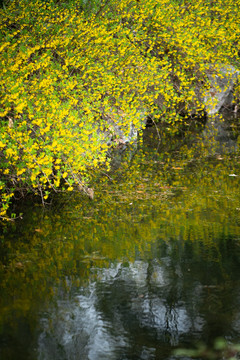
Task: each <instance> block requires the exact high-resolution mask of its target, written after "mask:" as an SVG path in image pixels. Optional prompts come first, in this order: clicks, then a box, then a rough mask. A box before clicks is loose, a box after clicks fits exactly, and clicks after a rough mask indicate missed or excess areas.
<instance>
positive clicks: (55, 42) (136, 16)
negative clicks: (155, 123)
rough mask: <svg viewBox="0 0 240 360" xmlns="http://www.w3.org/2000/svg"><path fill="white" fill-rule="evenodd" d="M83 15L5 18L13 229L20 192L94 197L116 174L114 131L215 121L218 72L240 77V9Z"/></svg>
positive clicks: (3, 83)
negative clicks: (210, 95)
mask: <svg viewBox="0 0 240 360" xmlns="http://www.w3.org/2000/svg"><path fill="white" fill-rule="evenodd" d="M83 3H84V2H83V1H81V0H75V1H69V2H66V3H65V2H56V1H54V0H49V1H41V0H32V1H31V2H29V1H28V0H11V1H6V4H5V6H4V7H3V8H2V9H0V39H1V40H0V122H1V126H0V161H1V169H0V175H1V178H0V191H1V194H2V196H1V206H0V216H2V217H4V216H5V215H6V211H7V209H8V206H9V202H10V200H11V197H12V196H13V194H14V191H22V192H24V191H29V190H31V191H33V192H35V193H36V192H38V193H39V194H41V196H42V199H43V201H44V199H46V198H47V197H48V194H49V191H50V190H55V191H58V190H69V191H71V190H73V189H74V185H79V187H80V188H81V189H82V188H83V187H84V182H86V181H87V179H88V177H89V174H92V173H93V170H94V171H95V170H97V169H98V168H99V167H101V166H102V165H103V164H105V163H106V154H107V145H106V139H105V133H104V130H105V129H108V127H109V123H108V120H107V119H109V118H111V119H112V120H113V121H114V122H115V123H116V124H118V125H119V126H120V127H122V129H125V131H126V133H128V131H129V124H130V123H131V124H132V125H134V126H135V127H136V129H140V128H141V127H142V120H143V115H144V114H146V113H151V114H154V115H156V116H157V117H158V118H159V119H160V118H161V119H163V120H164V121H168V122H169V123H170V124H174V123H175V122H176V120H179V114H181V116H182V114H184V116H185V117H187V116H188V114H189V113H190V112H191V110H192V108H193V106H194V109H195V111H196V112H199V113H201V112H202V111H203V105H202V103H201V101H200V100H199V97H198V94H196V89H198V87H199V86H200V85H201V86H202V87H206V88H207V87H208V82H207V79H206V77H205V76H204V75H205V71H206V68H209V64H212V63H214V64H222V63H224V64H232V65H235V66H236V67H239V61H238V51H239V39H240V27H239V23H240V15H239V5H240V4H239V0H234V1H233V0H224V1H223V0H219V1H218V2H214V1H211V0H195V1H193V0H189V1H181V0H145V1H134V0H122V1H116V0H109V1H106V3H102V2H100V1H99V3H98V2H94V4H95V5H94V6H93V7H92V9H91V10H92V11H89V7H88V12H86V11H85V10H84V6H83ZM89 3H90V4H91V1H90V2H89ZM173 128H174V127H173Z"/></svg>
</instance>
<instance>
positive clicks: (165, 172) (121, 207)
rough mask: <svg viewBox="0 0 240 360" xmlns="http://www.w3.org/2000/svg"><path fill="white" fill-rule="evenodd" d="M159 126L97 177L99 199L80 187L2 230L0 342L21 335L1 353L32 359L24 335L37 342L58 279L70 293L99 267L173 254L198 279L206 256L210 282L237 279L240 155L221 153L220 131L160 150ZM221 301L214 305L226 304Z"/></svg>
mask: <svg viewBox="0 0 240 360" xmlns="http://www.w3.org/2000/svg"><path fill="white" fill-rule="evenodd" d="M157 135H158V134H157ZM157 135H156V134H155V135H154V132H153V130H152V129H150V130H148V135H147V136H146V135H145V136H144V140H143V143H142V144H140V146H139V148H138V150H137V151H136V149H132V150H129V151H125V152H122V153H121V154H120V153H119V154H118V156H116V157H115V160H114V164H113V167H114V170H113V171H111V172H110V173H108V174H101V176H99V178H98V180H97V185H96V186H95V198H94V200H93V201H91V200H89V199H86V198H83V197H82V196H81V195H79V194H77V193H76V194H73V195H71V196H68V197H63V198H61V199H58V202H57V205H55V206H53V207H50V208H49V209H45V210H43V209H42V208H40V207H38V206H37V205H36V206H34V207H33V208H32V206H31V204H29V206H28V207H26V208H25V209H24V213H25V215H24V219H23V221H21V222H20V221H19V222H16V224H15V225H12V229H11V228H9V229H8V232H7V233H3V234H2V235H1V262H0V278H1V298H0V308H1V313H0V331H1V333H2V334H3V343H4V342H5V343H8V344H11V342H13V343H14V350H12V353H11V350H9V348H10V347H9V348H8V349H7V350H4V351H5V352H3V353H2V354H3V355H4V354H5V355H6V358H9V359H11V358H13V357H14V356H15V355H14V354H16V351H17V350H16V349H18V348H19V352H18V354H19V355H18V356H19V357H18V358H19V359H21V358H25V359H26V351H23V353H22V357H21V351H22V350H21V349H22V348H23V344H24V343H25V342H26V341H27V340H26V339H29V338H30V339H32V340H33V342H34V334H36V328H37V327H38V316H39V315H38V314H39V311H40V310H41V311H44V309H48V307H49V306H50V305H49V304H51V303H52V301H54V299H55V300H56V299H57V298H59V296H61V294H59V285H60V284H61V286H60V288H62V289H65V290H64V291H65V292H66V291H68V292H69V294H71V293H72V292H74V291H75V290H74V289H77V288H79V287H80V286H87V284H88V283H89V281H93V280H94V279H95V278H96V277H97V276H98V275H97V272H96V271H94V269H101V268H108V267H109V266H110V264H112V263H117V262H123V263H124V262H125V263H126V264H128V263H133V262H134V261H135V260H143V261H146V262H147V261H151V260H152V259H157V258H158V259H159V261H160V259H161V258H162V257H163V256H164V254H165V253H166V254H168V256H170V257H171V259H172V260H171V262H172V263H171V266H172V267H174V266H175V267H176V266H177V264H181V266H183V267H185V272H186V274H187V273H188V271H189V279H190V278H191V281H193V278H194V276H196V274H197V273H199V269H201V265H202V266H203V268H204V271H202V275H201V276H198V280H199V279H201V283H202V284H203V286H206V288H209V289H211V287H214V286H219V284H221V283H223V282H224V281H225V282H226V284H227V282H228V281H229V283H228V284H229V285H228V287H229V289H231V288H232V286H233V281H235V280H233V279H234V278H235V274H234V271H235V268H234V266H235V265H234V264H236V271H237V269H239V267H238V268H237V266H239V259H238V255H239V252H238V249H239V245H240V192H239V181H240V154H239V152H238V151H236V152H234V153H226V154H222V153H219V152H216V151H215V150H214V149H215V141H214V139H212V138H211V141H210V140H209V139H208V140H207V141H206V138H205V139H204V141H203V140H202V139H201V138H200V137H199V138H198V136H197V135H196V134H194V136H193V135H192V134H190V135H189V137H188V138H187V140H188V141H186V136H185V137H184V138H183V139H182V140H181V139H179V138H178V139H177V141H176V140H172V142H168V140H166V143H165V148H166V147H167V148H168V151H163V148H162V145H161V149H159V151H156V149H157V147H158V145H155V144H156V143H157V141H158V136H157ZM162 142H163V143H164V139H162ZM149 143H150V144H149ZM153 144H154V146H153ZM151 146H152V150H151ZM209 147H210V149H211V151H209ZM230 239H231V241H230ZM189 259H191V261H190V263H189ZM185 260H186V261H185ZM213 264H216V265H213ZM209 271H211V272H214V276H211V278H209V276H208V274H209ZM185 278H186V279H187V275H186V276H185ZM189 281H190V280H189ZM186 284H187V280H186ZM229 293H230V294H232V293H231V291H230V290H229ZM69 296H70V295H69ZM228 300H230V299H228ZM214 301H215V300H214V298H213V304H210V305H209V306H210V307H212V306H216V309H218V310H217V311H219V309H222V304H219V303H215V305H214ZM204 311H205V313H207V311H206V310H204ZM210 312H211V311H210ZM211 316H212V312H211ZM23 319H24V320H23ZM23 323H24V324H25V325H24V328H22V326H23V325H22V324H23ZM19 334H22V336H23V339H21V337H20V336H19ZM220 335H221V334H220ZM3 348H4V346H3ZM29 351H30V350H29ZM5 355H4V356H5ZM31 356H33V355H32V354H30V355H29V358H32V357H31Z"/></svg>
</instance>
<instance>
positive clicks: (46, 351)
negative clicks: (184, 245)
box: [38, 244, 240, 360]
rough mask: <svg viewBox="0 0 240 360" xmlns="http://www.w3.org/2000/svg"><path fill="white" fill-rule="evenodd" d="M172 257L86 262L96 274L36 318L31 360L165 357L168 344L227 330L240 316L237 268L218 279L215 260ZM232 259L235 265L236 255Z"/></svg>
mask: <svg viewBox="0 0 240 360" xmlns="http://www.w3.org/2000/svg"><path fill="white" fill-rule="evenodd" d="M188 246H189V247H191V246H192V245H191V244H189V245H188ZM168 251H170V252H172V250H171V249H168ZM239 255H240V254H239V252H238V256H239ZM176 256H177V255H176V254H175V255H174V254H171V256H164V257H162V258H160V259H156V258H155V259H151V260H149V261H143V260H136V261H134V262H133V263H122V262H119V263H117V264H111V266H110V267H109V268H108V269H106V268H105V269H98V268H96V269H94V268H93V269H92V271H93V272H95V275H97V276H96V278H95V280H94V281H90V283H89V286H88V287H87V288H85V287H83V288H79V289H77V290H76V289H75V292H74V294H73V296H70V297H69V296H68V294H67V293H64V296H63V298H62V299H61V300H58V301H57V305H56V307H53V308H51V312H50V313H49V312H48V313H47V314H46V315H45V317H44V318H43V319H42V320H41V322H42V328H43V330H42V332H41V334H40V336H39V340H38V354H39V355H38V358H39V359H42V358H43V359H73V360H74V359H91V360H96V359H167V358H169V357H170V356H171V349H172V348H173V347H175V346H177V345H179V344H181V343H185V344H187V343H188V341H189V339H191V342H193V341H197V340H200V339H201V340H202V339H203V334H204V337H205V341H209V340H214V339H215V337H216V336H218V335H221V336H224V335H227V336H230V335H231V336H233V335H234V331H236V329H234V327H235V328H236V326H238V325H239V324H238V320H239V316H240V313H239V305H240V299H239V296H237V297H238V299H237V297H236V294H239V290H240V287H239V286H240V281H238V280H237V278H238V273H239V272H238V273H236V276H235V278H236V280H233V279H231V280H229V281H228V282H225V279H224V276H225V274H224V273H222V272H221V269H219V264H213V263H211V262H209V263H208V264H206V263H205V268H203V267H202V259H199V261H198V262H197V263H196V262H195V261H194V259H193V258H192V257H187V256H186V257H185V258H184V262H182V261H180V262H178V261H173V258H174V257H176ZM175 260H177V259H176V258H175ZM182 260H183V259H182ZM186 265H187V266H186ZM206 265H207V266H206ZM222 265H224V264H222ZM234 265H235V266H236V265H237V268H238V271H239V269H240V261H239V259H238V262H237V264H234ZM210 270H211V271H210ZM219 271H220V272H219ZM203 273H204V274H203ZM233 285H234V286H233ZM70 287H71V286H70ZM233 289H234V290H233ZM230 309H231V311H230ZM230 313H231V314H232V317H231V315H230ZM228 317H229V318H228ZM231 321H233V323H234V324H235V326H233V328H232V330H231V332H230V333H229V329H228V328H226V325H229V324H230V322H231ZM237 324H238V325H237ZM236 335H237V332H236V334H235V336H236Z"/></svg>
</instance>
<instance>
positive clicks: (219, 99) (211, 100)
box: [203, 65, 240, 115]
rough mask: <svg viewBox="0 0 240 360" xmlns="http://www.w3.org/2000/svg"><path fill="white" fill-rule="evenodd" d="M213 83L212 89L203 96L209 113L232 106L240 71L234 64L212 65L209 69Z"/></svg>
mask: <svg viewBox="0 0 240 360" xmlns="http://www.w3.org/2000/svg"><path fill="white" fill-rule="evenodd" d="M207 76H208V79H209V81H210V84H211V88H210V90H208V92H207V93H206V94H205V96H204V97H203V101H204V103H205V109H206V112H207V114H208V115H214V114H217V113H218V112H219V110H220V109H221V108H222V107H230V106H231V105H232V102H233V90H234V85H235V84H236V82H237V80H238V78H239V76H240V71H238V70H237V69H236V68H235V67H234V66H232V65H221V66H220V67H219V68H217V66H215V65H212V66H211V68H210V69H209V70H208V71H207Z"/></svg>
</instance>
